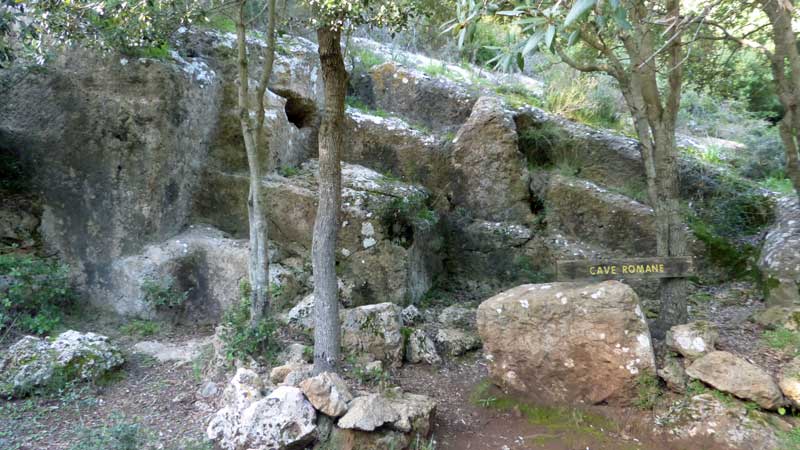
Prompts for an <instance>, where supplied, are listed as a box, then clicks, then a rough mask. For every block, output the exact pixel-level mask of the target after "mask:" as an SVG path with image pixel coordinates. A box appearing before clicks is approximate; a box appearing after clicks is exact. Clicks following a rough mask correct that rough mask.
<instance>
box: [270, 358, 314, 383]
mask: <svg viewBox="0 0 800 450" xmlns="http://www.w3.org/2000/svg"><path fill="white" fill-rule="evenodd" d="M304 368H308V364H304V363H289V364H284V365H282V366H277V367H273V368H272V370H271V371H270V372H269V381H270V382H272V384H281V383H283V380H285V379H286V376H287V375H289V374H290V373H292V372H294V371H296V370H302V369H304Z"/></svg>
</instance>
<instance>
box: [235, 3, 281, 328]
mask: <svg viewBox="0 0 800 450" xmlns="http://www.w3.org/2000/svg"><path fill="white" fill-rule="evenodd" d="M246 4H247V2H246V0H242V1H240V2H239V5H238V6H239V10H238V14H239V15H238V18H237V21H236V35H237V49H238V65H239V92H238V94H239V98H238V101H239V122H240V123H241V127H242V136H243V139H244V146H245V151H246V153H247V165H248V168H249V171H250V186H249V187H250V189H249V193H248V199H247V213H248V221H249V225H250V258H249V267H248V274H249V279H250V288H251V291H250V326H251V327H253V328H255V327H256V326H258V324H259V323H260V322H261V321H262V320H263V319H264V318H265V317H266V316H267V311H268V309H269V304H270V298H269V251H268V250H269V248H268V243H267V237H268V229H267V218H266V214H265V212H264V209H263V204H262V203H263V201H264V198H263V194H262V189H261V178H262V173H261V169H262V167H263V161H262V158H261V154H262V149H263V150H264V151H263V153H268V152H269V149H268V148H267V146H268V138H269V133H267V131H266V129H265V126H264V117H265V110H264V96H265V94H266V90H267V87H268V84H269V78H270V76H271V74H272V67H273V64H274V61H275V20H276V11H275V0H270V1H269V5H268V7H269V11H268V14H269V20H268V25H267V46H266V48H265V49H264V55H263V56H264V67H263V71H262V74H261V78H260V79H259V83H258V85H257V86H256V90H255V92H254V93H253V95H254V97H255V105H253V104H252V99H251V98H250V96H251V93H250V72H249V67H248V55H247V30H246V24H247V20H246V18H245V6H246Z"/></svg>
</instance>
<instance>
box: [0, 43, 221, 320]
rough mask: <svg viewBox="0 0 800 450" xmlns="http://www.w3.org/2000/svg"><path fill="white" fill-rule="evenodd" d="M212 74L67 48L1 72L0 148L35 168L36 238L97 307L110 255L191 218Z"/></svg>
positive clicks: (104, 293)
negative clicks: (37, 64) (43, 63)
mask: <svg viewBox="0 0 800 450" xmlns="http://www.w3.org/2000/svg"><path fill="white" fill-rule="evenodd" d="M220 86H221V83H220V79H219V78H218V77H217V74H216V73H215V72H214V71H213V70H212V69H211V68H210V67H209V66H208V65H207V63H206V61H205V60H203V59H202V58H188V57H187V58H182V57H177V58H171V59H168V60H165V61H161V60H155V59H146V58H136V59H128V58H124V57H120V56H119V55H117V54H114V53H96V52H91V51H84V50H79V49H75V50H70V51H68V52H67V53H66V54H63V55H60V56H59V57H58V58H57V59H56V60H55V61H53V62H51V63H49V64H48V66H47V69H46V70H32V71H26V69H23V68H20V69H15V70H9V71H4V72H3V73H2V74H0V97H2V98H3V102H2V104H0V147H4V148H13V149H18V150H19V151H20V154H21V155H23V159H24V162H25V164H26V165H27V166H29V167H32V168H34V169H35V170H34V171H33V174H32V177H33V181H34V186H35V188H36V189H37V190H38V191H40V192H41V199H42V203H43V215H42V224H41V227H40V231H41V236H42V238H43V241H44V244H45V245H46V247H47V248H48V249H49V251H52V252H54V253H56V252H57V253H58V254H59V255H60V256H61V258H63V259H64V260H65V261H66V262H68V263H69V264H70V265H71V266H72V268H73V270H74V271H75V272H76V274H77V275H78V282H79V285H80V287H83V288H87V290H88V293H89V294H90V297H91V300H92V302H94V303H95V304H98V305H102V304H103V303H105V302H106V301H107V298H108V294H109V288H110V286H109V284H110V272H111V261H113V260H115V259H118V258H120V257H122V256H124V255H127V254H130V253H132V252H136V251H138V250H139V249H140V248H141V246H142V245H144V244H145V243H148V242H158V241H161V240H163V239H165V238H167V237H169V236H173V235H175V234H177V233H178V232H179V231H180V230H181V229H182V228H183V227H184V226H185V225H186V224H187V222H188V218H189V214H190V204H191V198H192V194H193V192H194V191H195V190H196V189H197V187H198V183H199V179H200V178H199V174H200V168H201V167H202V165H203V163H204V161H205V160H206V157H207V154H208V145H207V143H208V141H209V140H210V138H211V135H212V133H213V132H214V130H215V125H216V118H217V111H218V109H217V102H218V99H219V98H220V92H221V88H220Z"/></svg>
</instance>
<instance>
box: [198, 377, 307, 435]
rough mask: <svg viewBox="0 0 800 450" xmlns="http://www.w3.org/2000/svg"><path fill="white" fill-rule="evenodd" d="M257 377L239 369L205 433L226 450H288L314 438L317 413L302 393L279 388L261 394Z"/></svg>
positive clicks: (288, 387)
mask: <svg viewBox="0 0 800 450" xmlns="http://www.w3.org/2000/svg"><path fill="white" fill-rule="evenodd" d="M263 390H264V385H263V382H262V381H261V379H260V378H259V376H258V374H256V373H255V372H253V371H250V370H248V369H241V368H240V369H239V370H238V371H237V373H236V375H235V376H234V378H233V379H232V380H231V382H230V384H229V385H228V387H227V388H226V389H225V392H224V393H223V399H224V402H225V406H224V407H223V408H222V409H220V410H219V411H217V412H216V414H215V415H214V416H213V417H212V418H211V421H210V422H209V424H208V428H207V431H206V434H207V436H208V438H209V439H210V440H212V441H215V442H216V444H217V445H219V446H220V447H221V448H223V449H225V450H245V449H247V450H290V449H297V448H304V447H305V446H306V445H308V444H310V443H311V442H313V441H314V439H315V438H316V429H317V427H316V418H317V414H316V411H315V410H314V407H313V406H312V405H311V403H309V402H308V400H306V398H305V396H304V395H303V392H302V391H301V390H300V389H298V388H296V387H291V386H281V387H278V388H277V389H275V390H274V391H272V392H271V393H269V395H266V396H265V395H264V392H263Z"/></svg>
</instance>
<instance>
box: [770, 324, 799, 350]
mask: <svg viewBox="0 0 800 450" xmlns="http://www.w3.org/2000/svg"><path fill="white" fill-rule="evenodd" d="M762 340H763V342H764V344H766V345H767V346H768V347H770V348H774V349H776V350H781V351H783V352H787V353H790V354H793V355H796V354H798V353H800V332H797V331H792V330H789V329H787V328H783V327H781V328H777V329H775V330H767V331H764V335H763V336H762Z"/></svg>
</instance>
